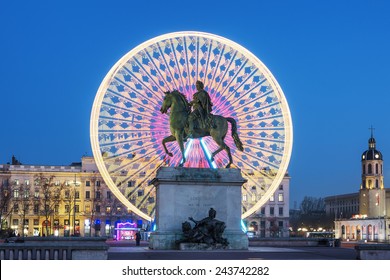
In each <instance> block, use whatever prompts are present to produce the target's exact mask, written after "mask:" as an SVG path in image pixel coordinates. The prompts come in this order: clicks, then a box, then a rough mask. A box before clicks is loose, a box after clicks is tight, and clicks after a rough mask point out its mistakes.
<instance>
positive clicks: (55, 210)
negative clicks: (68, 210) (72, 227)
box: [54, 204, 60, 214]
mask: <svg viewBox="0 0 390 280" xmlns="http://www.w3.org/2000/svg"><path fill="white" fill-rule="evenodd" d="M59 209H60V206H59V205H58V204H56V205H54V213H56V214H58V213H59Z"/></svg>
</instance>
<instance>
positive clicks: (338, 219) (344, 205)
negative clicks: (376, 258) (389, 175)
mask: <svg viewBox="0 0 390 280" xmlns="http://www.w3.org/2000/svg"><path fill="white" fill-rule="evenodd" d="M361 174H362V175H361V180H362V181H361V185H360V189H359V192H357V193H353V194H345V195H337V196H330V197H327V198H326V199H325V203H326V211H327V214H329V215H334V217H335V236H336V238H341V239H343V240H367V241H378V242H383V241H389V240H390V219H389V218H388V215H387V214H388V213H390V209H389V208H390V190H389V189H386V188H385V184H384V176H383V156H382V153H381V152H380V151H378V150H377V149H376V141H375V138H374V137H373V135H372V134H371V138H370V139H369V140H368V150H366V151H364V152H363V154H362V155H361Z"/></svg>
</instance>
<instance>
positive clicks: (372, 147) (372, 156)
mask: <svg viewBox="0 0 390 280" xmlns="http://www.w3.org/2000/svg"><path fill="white" fill-rule="evenodd" d="M362 160H383V156H382V153H381V152H380V151H378V150H377V149H376V141H375V138H374V137H373V136H372V135H371V138H370V139H368V150H367V151H365V152H364V153H363V154H362Z"/></svg>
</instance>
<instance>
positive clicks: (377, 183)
mask: <svg viewBox="0 0 390 280" xmlns="http://www.w3.org/2000/svg"><path fill="white" fill-rule="evenodd" d="M375 188H377V189H378V188H379V181H378V179H376V180H375Z"/></svg>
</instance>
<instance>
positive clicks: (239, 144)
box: [226, 118, 244, 152]
mask: <svg viewBox="0 0 390 280" xmlns="http://www.w3.org/2000/svg"><path fill="white" fill-rule="evenodd" d="M226 120H227V121H228V122H230V124H231V125H232V137H233V140H234V144H236V147H237V148H238V149H239V150H240V151H241V152H242V151H243V150H244V147H243V145H242V142H241V140H240V137H238V133H237V123H236V120H235V119H233V118H226Z"/></svg>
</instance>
